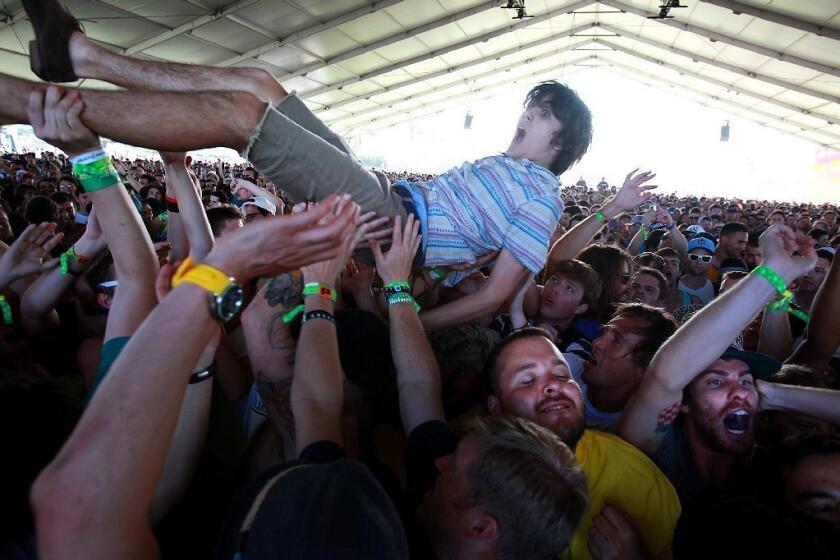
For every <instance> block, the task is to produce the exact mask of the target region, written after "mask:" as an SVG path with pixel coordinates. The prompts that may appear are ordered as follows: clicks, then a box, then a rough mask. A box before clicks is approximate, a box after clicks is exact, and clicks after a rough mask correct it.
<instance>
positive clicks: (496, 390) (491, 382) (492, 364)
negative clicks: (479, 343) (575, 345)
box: [482, 327, 554, 397]
mask: <svg viewBox="0 0 840 560" xmlns="http://www.w3.org/2000/svg"><path fill="white" fill-rule="evenodd" d="M536 337H539V338H544V339H546V340H547V341H549V342H551V343H552V344H554V341H553V340H552V339H551V335H550V334H548V332H546V331H545V330H543V329H540V328H538V327H525V328H522V329H519V330H517V331H513V332H512V333H511V334H509V335H507V336H506V337H505V338H503V339H502V341H501V342H499V343H498V344H497V345H496V346H495V348H493V350H492V351H491V352H490V354H489V355H488V356H487V361H486V362H484V372H483V373H482V378H483V380H484V385H485V388H486V390H487V392H488V394H490V395H494V396H497V397H498V396H499V395H501V394H502V388H501V386H500V385H499V377H500V376H501V373H502V372H501V371H499V369H498V368H497V367H496V366H497V362H498V361H499V356H501V355H502V352H504V351H505V348H507V347H508V346H510V345H511V344H513V343H514V342H516V341H518V340H524V339H526V338H536Z"/></svg>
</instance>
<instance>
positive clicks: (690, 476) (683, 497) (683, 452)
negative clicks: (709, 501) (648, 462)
mask: <svg viewBox="0 0 840 560" xmlns="http://www.w3.org/2000/svg"><path fill="white" fill-rule="evenodd" d="M650 458H651V459H653V462H654V463H656V466H657V467H659V470H661V471H662V472H663V473H664V474H665V476H667V477H668V480H670V481H671V484H673V485H674V488H675V489H676V491H677V495H678V496H679V497H680V503H682V504H684V503H686V502H687V501H688V500H690V499H691V498H693V497H694V496H696V495H697V494H698V493H699V492H700V491H701V490H702V489H703V488H704V487H705V486H706V483H705V482H703V479H702V478H700V473H698V472H697V469H696V468H695V466H694V459H693V458H692V457H691V448H690V447H689V446H688V440H686V439H685V436H684V435H683V433H682V430H681V429H680V428H679V427H678V426H677V425H676V424H671V425H670V426H668V431H667V432H665V437H664V438H663V440H662V443H660V444H659V448H658V449H657V450H656V451H655V452H654V453H653V455H651V456H650Z"/></svg>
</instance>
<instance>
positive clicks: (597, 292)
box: [545, 259, 601, 309]
mask: <svg viewBox="0 0 840 560" xmlns="http://www.w3.org/2000/svg"><path fill="white" fill-rule="evenodd" d="M555 275H556V276H562V277H563V278H567V279H569V280H571V281H572V282H575V283H577V284H580V285H581V286H582V287H583V299H582V300H581V303H585V304H586V305H588V306H589V308H590V309H592V308H593V307H594V306H595V304H596V303H597V302H598V298H599V297H600V296H601V278H600V277H599V276H598V273H597V272H595V269H593V268H592V267H591V266H589V265H588V264H586V263H585V262H583V261H579V260H577V259H570V260H568V261H560V262H558V263H555V264H554V265H551V266H549V268H547V269H546V272H545V278H546V280H547V279H548V278H551V277H552V276H555Z"/></svg>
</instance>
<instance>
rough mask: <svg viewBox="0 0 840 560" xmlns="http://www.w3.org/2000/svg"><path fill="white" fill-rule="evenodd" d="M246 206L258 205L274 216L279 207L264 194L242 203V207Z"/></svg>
mask: <svg viewBox="0 0 840 560" xmlns="http://www.w3.org/2000/svg"><path fill="white" fill-rule="evenodd" d="M246 206H256V207H257V208H262V209H263V210H265V211H266V212H268V213H269V214H271V215H272V216H274V215H275V214H276V213H277V207H276V206H275V205H274V204H273V203H272V202H271V201H270V200H268V199H267V198H264V197H262V196H255V197H254V198H249V199H248V200H246V201H245V203H244V204H242V208H245V207H246Z"/></svg>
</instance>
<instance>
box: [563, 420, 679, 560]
mask: <svg viewBox="0 0 840 560" xmlns="http://www.w3.org/2000/svg"><path fill="white" fill-rule="evenodd" d="M575 458H577V460H578V462H579V463H580V464H581V466H582V467H583V470H584V471H585V472H586V483H587V487H588V490H589V509H588V510H587V511H586V513H585V514H584V516H583V519H582V520H581V524H580V527H579V528H578V530H577V532H576V533H575V535H574V538H573V539H572V545H571V546H570V547H569V548H568V549H567V550H566V552H565V553H564V554H563V555H561V557H562V558H565V559H570V560H582V559H589V558H592V555H591V554H590V553H589V529H590V528H591V527H592V518H593V517H595V516H596V515H598V514H599V513H601V509H603V507H604V504H607V503H609V504H611V505H613V506H616V507H618V508H621V509H622V510H624V511H625V512H626V513H627V514H628V515H629V516H630V517H631V518H633V519H634V520H635V521H636V524H637V525H638V526H639V531H640V533H641V538H642V541H643V542H644V544H645V548H646V549H647V552H648V555H649V556H650V557H651V558H654V559H658V558H671V539H672V538H673V535H674V527H675V526H676V524H677V519H678V518H679V516H680V511H681V508H680V501H679V498H678V497H677V493H676V491H675V490H674V487H673V486H671V483H670V482H669V481H668V479H667V478H665V475H663V474H662V471H660V470H659V468H657V466H656V465H654V464H653V462H652V461H651V460H650V459H648V457H647V456H646V455H645V454H644V453H642V452H641V451H639V450H638V449H636V448H635V447H633V446H632V445H630V444H629V443H627V442H625V441H624V440H623V439H621V438H620V437H618V436H615V435H613V434H608V433H605V432H599V431H597V430H586V431H585V432H584V434H583V437H582V438H581V439H580V441H579V442H578V444H577V446H576V447H575Z"/></svg>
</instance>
